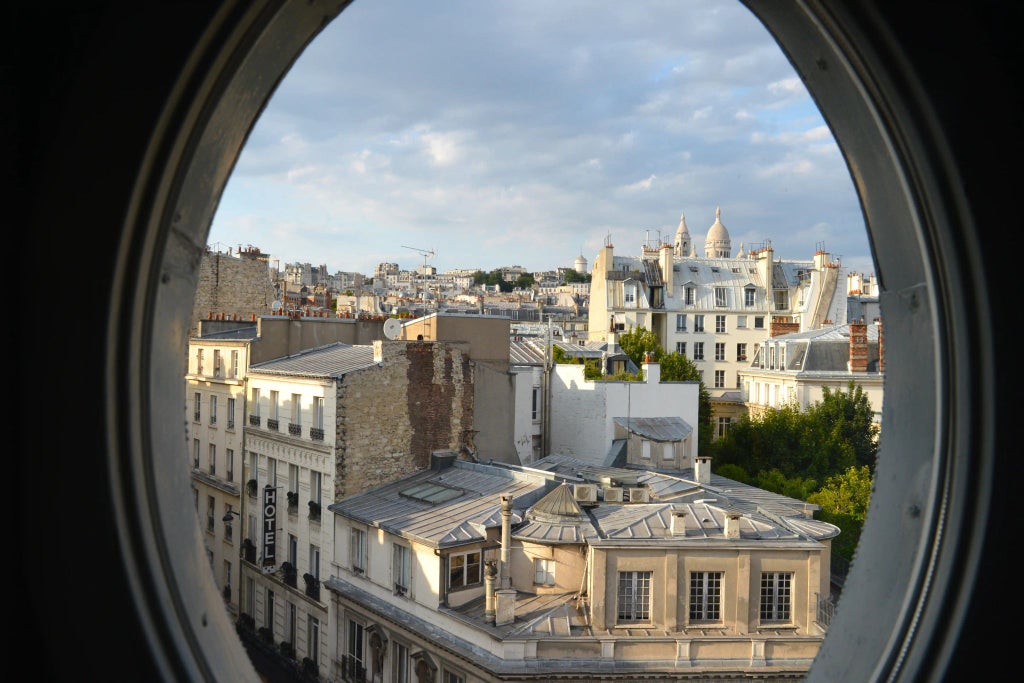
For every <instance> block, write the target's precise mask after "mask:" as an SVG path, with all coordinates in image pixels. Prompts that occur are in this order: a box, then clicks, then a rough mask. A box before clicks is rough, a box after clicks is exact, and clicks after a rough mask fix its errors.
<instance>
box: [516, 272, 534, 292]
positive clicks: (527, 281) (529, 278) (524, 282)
mask: <svg viewBox="0 0 1024 683" xmlns="http://www.w3.org/2000/svg"><path fill="white" fill-rule="evenodd" d="M536 282H537V281H536V280H535V279H534V278H533V275H531V274H530V273H523V274H522V275H520V276H519V277H517V278H516V282H515V286H516V288H517V289H529V288H530V287H533V285H534V284H535V283H536Z"/></svg>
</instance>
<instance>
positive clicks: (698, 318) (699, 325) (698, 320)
mask: <svg viewBox="0 0 1024 683" xmlns="http://www.w3.org/2000/svg"><path fill="white" fill-rule="evenodd" d="M693 331H694V332H703V331H704V316H703V315H695V316H693Z"/></svg>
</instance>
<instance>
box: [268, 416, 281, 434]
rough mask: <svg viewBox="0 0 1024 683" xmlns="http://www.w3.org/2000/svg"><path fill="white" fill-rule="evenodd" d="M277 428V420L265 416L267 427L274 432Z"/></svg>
mask: <svg viewBox="0 0 1024 683" xmlns="http://www.w3.org/2000/svg"><path fill="white" fill-rule="evenodd" d="M277 428H278V421H277V420H272V419H270V418H267V429H269V430H271V431H275V432H276V431H277Z"/></svg>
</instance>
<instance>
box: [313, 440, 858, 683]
mask: <svg viewBox="0 0 1024 683" xmlns="http://www.w3.org/2000/svg"><path fill="white" fill-rule="evenodd" d="M602 450H604V449H602ZM814 509H815V508H814V507H813V506H808V505H807V504H805V503H803V502H802V501H798V500H794V499H790V498H785V497H783V496H779V495H776V494H773V493H769V492H767V491H763V490H760V489H756V488H753V487H750V486H747V485H744V484H741V483H739V482H735V481H732V480H729V479H724V478H722V477H718V476H716V475H714V474H713V473H711V471H710V461H708V460H707V459H697V461H696V462H695V463H694V467H693V468H692V469H688V470H680V471H677V472H673V473H667V472H655V471H650V470H645V469H638V468H624V467H601V466H595V465H593V464H592V462H591V461H589V460H587V461H583V460H577V459H573V458H569V457H565V456H551V457H549V458H546V459H543V460H540V461H538V462H536V463H533V464H532V465H531V466H529V467H521V466H514V465H494V464H482V463H471V462H466V461H462V460H457V459H455V457H454V456H453V455H452V454H445V453H443V452H441V453H435V454H434V465H433V467H431V468H430V469H428V470H424V471H421V472H418V473H416V474H412V475H409V476H408V477H404V478H402V479H399V480H396V481H394V482H392V483H390V484H387V485H385V486H381V487H378V488H374V489H371V490H367V491H364V492H362V493H359V494H357V495H353V496H349V497H347V498H345V499H343V500H339V501H338V502H336V503H334V504H332V505H330V506H328V510H329V512H330V514H331V516H332V522H328V521H326V520H325V523H333V525H334V528H333V536H334V538H336V539H337V543H336V544H335V545H334V555H333V557H332V560H331V567H332V575H331V576H330V577H329V578H327V579H326V580H325V582H324V587H325V589H326V591H325V592H326V597H325V600H326V601H327V602H328V605H329V607H328V609H329V611H330V612H331V614H333V615H336V618H335V619H333V620H332V622H331V624H332V626H331V629H332V633H331V635H330V636H329V637H328V639H327V640H328V643H329V647H330V648H332V649H331V653H330V655H329V659H330V672H329V675H330V676H331V677H332V680H345V681H389V680H391V681H405V680H417V681H444V682H445V683H470V682H473V683H476V682H480V681H488V682H491V681H505V680H517V681H551V680H562V679H572V680H587V681H616V680H617V681H640V680H645V681H646V680H684V679H685V680H690V679H694V680H697V679H699V680H708V679H714V680H716V681H742V680H771V681H775V680H801V679H802V678H804V677H805V675H806V673H807V671H808V669H809V667H810V665H811V662H812V661H813V659H814V657H815V655H816V653H817V651H818V648H819V647H820V645H821V642H822V640H823V638H824V636H825V633H826V631H827V626H828V615H829V614H830V612H829V611H828V610H827V609H824V608H825V607H827V606H828V605H830V604H831V602H830V593H831V588H830V583H829V577H830V558H831V551H830V543H831V539H832V538H834V537H835V536H836V535H837V534H838V533H839V529H838V528H836V527H835V526H833V525H831V524H827V523H824V522H821V521H818V520H815V519H814V518H813V515H814Z"/></svg>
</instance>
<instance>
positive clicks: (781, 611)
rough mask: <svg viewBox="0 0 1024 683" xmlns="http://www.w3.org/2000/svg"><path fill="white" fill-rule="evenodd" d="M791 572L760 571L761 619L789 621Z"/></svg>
mask: <svg viewBox="0 0 1024 683" xmlns="http://www.w3.org/2000/svg"><path fill="white" fill-rule="evenodd" d="M792 582H793V573H792V572H761V621H789V608H790V600H791V598H792V589H791V584H792Z"/></svg>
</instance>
